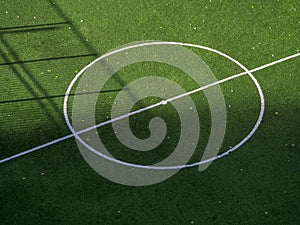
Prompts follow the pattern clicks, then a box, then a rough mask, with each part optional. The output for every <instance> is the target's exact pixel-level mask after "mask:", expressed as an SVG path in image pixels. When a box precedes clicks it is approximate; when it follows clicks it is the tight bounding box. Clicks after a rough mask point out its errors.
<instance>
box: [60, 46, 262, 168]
mask: <svg viewBox="0 0 300 225" xmlns="http://www.w3.org/2000/svg"><path fill="white" fill-rule="evenodd" d="M151 45H179V46H189V47H195V48H200V49H204V50H207V51H211V52H214V53H216V54H219V55H221V56H223V57H225V58H227V59H228V60H230V61H232V62H234V63H235V64H237V65H238V66H239V67H241V68H242V69H243V70H244V71H245V72H246V73H247V74H248V75H249V77H250V78H251V79H252V81H253V82H254V84H255V86H256V88H257V91H258V93H259V97H260V112H259V116H258V118H257V121H256V123H255V125H254V127H253V128H252V130H251V131H250V132H249V134H248V135H247V136H246V137H245V138H243V139H242V140H241V141H240V142H239V143H238V144H236V145H235V146H234V147H232V148H231V149H229V150H227V151H226V152H224V153H223V154H222V156H220V157H223V156H225V155H227V154H229V153H230V152H233V151H235V150H237V149H238V148H239V147H241V146H242V145H243V144H244V143H246V142H247V141H248V140H249V139H250V138H251V137H252V135H253V134H254V133H255V132H256V130H257V129H258V127H259V125H260V123H261V121H262V119H263V115H264V110H265V109H264V108H265V100H264V94H263V91H262V89H261V87H260V85H259V83H258V81H257V80H256V78H255V77H254V76H253V74H252V73H251V72H250V71H249V70H248V69H247V68H246V67H245V66H244V65H242V64H241V63H240V62H239V61H237V60H236V59H234V58H232V57H230V56H229V55H227V54H225V53H223V52H220V51H218V50H216V49H213V48H209V47H206V46H203V45H195V44H190V43H181V42H161V41H160V42H146V43H142V44H136V45H130V46H127V47H124V48H120V49H117V50H114V51H111V52H108V53H106V54H104V55H102V56H100V57H99V58H97V59H96V60H94V61H93V62H91V63H90V64H88V65H87V66H85V67H84V68H83V69H82V70H81V71H80V72H79V73H78V74H76V76H75V77H74V78H73V80H72V81H71V82H70V85H69V87H68V88H67V91H66V93H65V98H64V106H63V110H64V117H65V121H66V124H67V126H68V127H69V129H70V131H71V132H72V133H73V134H74V137H75V138H76V139H77V140H78V141H79V142H80V143H81V144H82V145H83V146H84V147H86V148H87V149H88V150H89V151H91V152H93V153H94V154H96V155H97V156H100V157H102V158H104V159H107V160H109V161H111V162H114V163H117V164H120V165H124V166H128V167H132V168H141V169H149V170H177V169H183V168H187V167H192V166H197V165H199V166H200V165H202V164H205V163H208V162H213V161H214V160H217V159H219V158H220V157H212V158H209V159H206V160H204V161H199V162H196V163H194V164H182V165H175V166H153V165H150V166H149V165H140V164H134V163H128V162H124V161H121V160H118V159H116V158H114V157H109V156H107V155H105V154H103V153H101V152H99V151H97V150H96V149H94V148H93V147H91V146H90V145H88V144H87V143H86V142H85V141H83V140H82V139H81V138H80V137H79V135H78V133H77V131H75V130H74V128H73V126H72V125H71V122H70V120H69V117H68V112H67V106H68V98H69V94H70V91H71V89H72V87H73V86H74V84H75V82H76V81H77V79H78V78H79V77H80V76H81V75H82V74H83V72H84V71H86V70H87V69H88V68H89V67H91V66H93V65H94V64H95V63H97V62H98V61H99V60H102V59H104V58H105V57H107V56H110V55H112V54H115V53H119V52H122V51H125V50H128V49H133V48H138V47H143V46H151ZM182 97H184V96H182ZM167 100H168V99H167ZM162 102H163V101H161V102H160V103H162ZM149 107H151V106H149ZM146 110H147V107H146ZM127 115H129V114H127Z"/></svg>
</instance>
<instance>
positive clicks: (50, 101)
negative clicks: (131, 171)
mask: <svg viewBox="0 0 300 225" xmlns="http://www.w3.org/2000/svg"><path fill="white" fill-rule="evenodd" d="M54 3H55V4H54ZM297 3H298V2H297V1H256V2H248V1H214V0H212V1H156V0H152V1H147V2H146V1H145V2H141V1H132V0H130V1H87V0H86V1H78V0H76V1H56V2H50V1H49V2H48V1H38V0H34V1H26V2H24V1H15V0H14V1H0V6H1V7H0V21H1V23H0V24H1V29H0V38H1V41H0V53H1V54H0V87H1V91H0V124H1V125H0V134H1V135H0V156H1V158H5V157H7V156H10V155H12V154H16V153H18V152H21V151H24V150H27V149H29V148H32V147H34V146H37V145H40V144H44V143H46V142H48V141H51V140H53V139H55V138H59V137H62V136H64V135H66V134H69V133H70V132H69V130H68V129H67V126H66V125H65V122H64V118H63V114H62V104H63V97H64V96H63V95H64V93H65V91H66V89H67V87H68V85H69V83H70V81H71V80H72V79H73V77H74V76H75V74H76V73H77V72H78V71H79V70H80V69H81V68H82V67H83V66H85V65H86V64H88V63H89V62H91V61H92V60H93V59H95V58H96V57H97V56H100V55H102V54H104V53H105V52H107V51H109V50H111V49H114V48H116V47H118V46H121V45H124V44H127V43H130V42H135V41H144V40H163V41H177V42H186V43H194V44H200V45H204V46H209V47H212V48H215V49H217V50H220V51H222V52H225V53H226V54H228V55H230V56H232V57H233V58H235V59H237V60H238V61H240V62H241V63H242V64H244V65H245V66H246V67H247V68H249V69H252V68H255V67H258V66H260V65H263V64H266V63H269V62H272V61H274V60H277V59H280V58H283V57H285V56H288V55H291V54H295V53H297V51H299V49H300V41H299V36H300V31H299V26H300V24H299V22H300V14H299V10H300V8H299V4H297ZM40 25H42V26H40ZM192 50H193V51H194V52H195V53H197V54H199V55H200V56H201V58H202V59H203V60H204V61H205V62H206V63H207V64H208V65H209V66H210V68H211V69H212V71H213V72H214V74H215V75H216V77H217V78H218V79H222V78H225V77H228V76H230V75H233V74H235V73H237V72H240V70H239V69H238V68H237V67H236V66H235V65H233V64H232V63H231V62H229V61H227V60H224V59H222V58H221V57H218V56H215V55H213V54H210V53H207V52H204V51H201V50H196V49H192ZM299 69H300V67H299V58H295V59H292V60H289V61H286V62H283V63H280V64H278V65H275V66H272V67H269V68H266V69H264V70H261V71H259V72H256V73H254V75H255V77H256V78H257V79H258V81H259V82H260V85H261V86H262V89H263V92H264V94H265V100H266V111H265V117H264V120H263V123H262V125H261V127H260V128H259V129H258V131H257V132H256V133H255V135H254V136H253V137H252V138H251V139H250V141H249V142H247V143H246V144H245V145H244V146H242V147H241V148H240V149H239V150H237V151H236V152H235V153H233V154H231V155H230V156H227V157H225V158H223V159H221V160H217V161H215V162H214V163H213V164H211V166H210V167H209V168H208V169H207V170H205V171H204V172H201V173H200V172H198V170H197V168H192V169H186V170H181V171H180V172H179V173H177V174H176V175H175V176H173V177H172V178H170V179H168V180H166V181H164V182H162V183H159V184H156V185H152V186H146V187H128V186H122V185H119V184H115V183H112V182H111V181H108V180H106V179H104V178H102V177H101V176H99V175H98V174H97V173H95V172H94V171H93V170H92V169H91V168H90V167H89V166H88V164H87V163H86V162H85V161H84V160H83V158H82V156H81V154H80V152H79V151H78V148H77V146H76V143H75V141H74V139H70V140H67V141H64V142H61V143H58V144H56V145H53V146H50V147H47V148H45V149H42V150H40V151H38V152H35V153H32V154H29V155H27V156H24V157H22V158H19V159H16V160H13V161H9V162H7V163H4V164H1V165H0V171H1V173H0V174H1V177H0V180H1V181H0V188H1V189H0V199H1V208H0V219H1V220H0V221H1V224H122V225H125V224H130V225H131V224H180V225H181V224H297V222H298V221H299V219H300V218H299V200H300V198H299V197H300V193H299V185H300V184H299V180H300V177H299V166H300V165H299V148H300V145H299V144H300V143H299V136H300V132H299V129H300V122H299V119H298V118H297V116H298V114H299V112H300V105H299V99H300V92H299V84H300V77H299ZM153 74H158V75H161V76H165V77H169V78H172V79H173V80H175V81H176V82H177V83H179V84H180V85H182V86H183V87H184V88H186V89H187V90H191V89H193V88H195V87H196V86H195V84H194V83H193V82H191V81H190V80H188V78H187V75H185V74H183V73H180V72H178V71H177V70H175V69H174V68H170V67H168V66H165V65H159V66H157V65H154V64H151V63H145V64H143V65H133V66H132V67H130V68H126V70H125V71H122V72H120V73H118V74H117V75H116V76H119V77H120V78H122V79H123V83H120V82H116V81H117V80H116V79H115V80H114V79H112V80H111V82H110V83H108V84H107V86H106V89H105V90H109V91H110V92H104V93H101V99H103V100H102V101H103V102H101V106H104V107H102V108H99V112H101V114H100V118H99V120H100V121H101V119H105V118H106V116H107V113H110V111H109V108H108V106H109V105H111V104H112V101H113V98H114V96H116V94H117V90H118V89H120V88H122V85H124V84H126V83H127V82H130V81H131V80H134V79H137V78H139V77H141V76H147V75H153ZM221 88H222V90H223V93H224V96H225V100H226V104H227V107H228V108H227V110H228V111H227V112H228V120H227V131H226V132H227V133H226V137H225V140H224V144H223V148H222V150H223V151H225V150H226V149H227V148H228V147H230V146H233V145H234V144H236V143H237V142H238V141H240V140H241V138H243V137H244V136H245V135H246V134H247V133H248V132H249V130H250V129H251V127H252V126H253V124H254V123H255V120H256V118H257V115H258V111H259V97H258V94H257V91H256V89H255V87H254V85H253V83H252V82H251V80H250V79H249V78H248V77H240V78H237V79H234V80H232V81H229V82H226V83H224V84H222V85H221ZM232 91H233V92H232ZM192 98H193V100H194V101H195V102H197V104H196V105H197V109H198V110H199V114H200V115H201V117H200V122H201V128H202V127H206V129H203V132H202V133H201V137H200V141H199V143H198V149H199V151H198V152H196V153H195V155H194V157H193V159H192V161H196V160H199V157H201V151H202V150H201V149H203V148H205V145H206V141H207V138H208V135H209V132H208V131H209V126H210V123H209V119H210V116H209V111H208V110H207V109H208V105H207V102H206V101H205V98H204V96H203V93H198V94H195V95H193V96H192ZM99 101H101V100H99ZM149 103H150V104H151V99H145V100H144V101H141V102H140V106H145V105H148V104H149ZM106 106H107V107H106ZM137 107H138V106H137ZM153 115H155V116H156V115H161V116H163V117H165V119H166V121H167V122H169V126H170V129H169V130H168V132H169V133H168V135H169V136H170V137H171V139H170V140H166V141H165V142H164V143H163V145H162V146H161V148H159V149H156V150H155V151H153V152H152V153H151V154H150V153H149V154H148V155H147V157H146V158H143V156H142V155H141V154H137V153H133V152H131V151H129V150H126V149H125V150H124V152H118V150H119V147H121V145H120V143H118V142H117V141H116V139H115V138H114V137H111V136H112V135H111V133H112V132H113V131H112V130H111V127H109V126H107V127H105V128H103V130H101V131H100V133H101V134H103V135H104V139H105V140H106V143H107V145H108V146H109V147H110V148H111V151H112V152H113V153H114V154H116V155H117V156H118V157H120V158H122V159H124V160H128V161H134V162H135V161H138V162H144V163H150V162H149V160H150V161H151V160H153V161H157V160H160V159H162V158H164V157H165V156H166V155H168V154H169V153H170V152H171V151H172V149H170V148H171V147H172V146H176V137H177V136H178V133H179V132H180V130H179V127H178V121H177V122H172V120H173V119H176V113H174V109H172V107H168V108H164V109H163V108H158V109H156V110H154V111H151V112H147V113H145V114H140V115H138V116H136V117H134V118H132V126H133V132H134V133H136V134H137V136H139V135H140V137H141V138H143V137H146V136H147V135H149V133H148V132H147V129H145V128H146V127H147V124H148V121H149V120H150V119H151V117H153ZM101 116H102V117H101ZM170 122H171V123H170ZM149 158H150V159H149Z"/></svg>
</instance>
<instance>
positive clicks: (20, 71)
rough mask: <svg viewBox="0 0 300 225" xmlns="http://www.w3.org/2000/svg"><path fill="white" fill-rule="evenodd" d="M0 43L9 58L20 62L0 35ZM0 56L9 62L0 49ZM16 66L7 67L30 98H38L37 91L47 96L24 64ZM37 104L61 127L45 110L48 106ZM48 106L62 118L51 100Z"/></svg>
mask: <svg viewBox="0 0 300 225" xmlns="http://www.w3.org/2000/svg"><path fill="white" fill-rule="evenodd" d="M0 42H1V43H2V44H3V45H4V46H5V47H6V48H7V50H8V51H9V53H10V54H11V56H12V57H13V58H14V60H16V61H20V59H19V56H18V55H17V53H16V52H15V51H14V50H13V49H12V48H11V47H10V46H9V44H8V43H7V42H6V40H5V39H4V38H3V36H2V35H0ZM0 55H1V56H2V58H3V59H4V60H5V61H6V62H9V61H10V59H9V57H8V55H7V54H6V53H5V52H3V51H2V50H1V49H0ZM18 65H19V67H18V68H17V67H16V66H14V65H9V66H10V68H11V69H12V71H13V72H14V74H15V75H16V76H17V77H18V78H19V80H20V81H21V82H22V83H23V84H24V87H25V88H26V90H27V91H28V92H29V93H30V94H31V95H32V96H34V98H38V97H39V96H38V93H37V91H39V92H40V93H42V94H43V95H44V96H47V95H48V93H47V91H46V90H45V89H44V88H43V87H42V86H41V85H40V84H39V83H38V82H37V81H36V80H35V78H34V76H33V74H32V73H31V72H30V71H29V69H28V68H27V67H26V66H25V65H24V64H18ZM24 74H25V75H26V76H27V77H28V78H30V81H31V82H32V83H33V85H30V83H29V81H28V80H26V79H25V77H24ZM39 104H40V106H41V107H42V108H43V109H45V113H46V114H47V116H48V118H49V119H50V120H51V121H53V122H54V123H55V124H56V126H57V128H59V127H61V125H60V124H61V123H59V122H58V121H57V119H56V118H55V116H54V115H53V114H52V113H50V112H49V111H48V110H47V108H48V107H49V105H46V104H45V103H43V102H39ZM50 104H51V106H52V107H53V109H54V110H55V111H56V112H57V113H58V114H60V116H61V117H63V114H62V112H61V110H60V108H58V106H57V105H56V103H55V102H54V101H53V100H52V99H50Z"/></svg>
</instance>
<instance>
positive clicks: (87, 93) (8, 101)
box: [0, 89, 124, 104]
mask: <svg viewBox="0 0 300 225" xmlns="http://www.w3.org/2000/svg"><path fill="white" fill-rule="evenodd" d="M122 90H124V89H115V90H103V91H100V93H111V92H119V91H122ZM98 93H99V91H93V92H84V93H77V94H69V96H75V95H90V94H98ZM63 97H65V95H64V94H63V95H52V96H44V97H36V98H23V99H15V100H7V101H0V104H6V103H14V102H27V101H36V100H43V99H53V98H63Z"/></svg>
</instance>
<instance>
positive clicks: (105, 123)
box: [0, 52, 300, 164]
mask: <svg viewBox="0 0 300 225" xmlns="http://www.w3.org/2000/svg"><path fill="white" fill-rule="evenodd" d="M298 56H300V52H299V53H296V54H293V55H290V56H287V57H284V58H282V59H279V60H276V61H274V62H271V63H268V64H265V65H262V66H259V67H257V68H254V69H252V70H249V72H251V73H253V72H256V71H259V70H262V69H265V68H267V67H270V66H273V65H275V64H278V63H281V62H284V61H287V60H289V59H292V58H296V57H298ZM246 74H247V72H242V73H238V74H235V75H232V76H230V77H227V78H225V79H222V80H219V81H216V82H213V83H211V84H208V85H205V86H202V87H200V88H197V89H194V90H192V91H189V92H186V93H184V94H181V95H177V96H174V97H172V98H169V99H166V100H163V101H160V102H158V103H155V104H153V105H150V106H147V107H145V108H141V109H139V110H136V111H133V112H130V113H128V114H125V115H122V116H118V117H116V118H113V119H111V120H108V121H105V122H102V123H99V124H97V125H95V126H92V127H89V128H86V129H84V130H81V131H78V132H76V133H77V134H82V133H85V132H87V131H90V130H93V129H95V128H98V127H102V126H104V125H107V124H110V123H113V122H115V121H118V120H121V119H124V118H126V117H130V116H132V115H135V114H138V113H141V112H144V111H146V110H149V109H151V108H155V107H157V106H159V105H165V103H166V102H170V101H173V100H176V99H179V98H182V97H185V96H188V95H191V94H193V93H196V92H199V91H202V90H204V89H207V88H209V87H212V86H215V85H218V84H221V83H224V82H226V81H229V80H232V79H234V78H237V77H240V76H243V75H246ZM74 136H75V135H74V134H69V135H66V136H63V137H61V138H58V139H55V140H53V141H50V142H47V143H45V144H42V145H39V146H36V147H34V148H31V149H28V150H26V151H23V152H20V153H18V154H15V155H12V156H9V157H7V158H4V159H1V160H0V164H1V163H4V162H7V161H10V160H12V159H15V158H18V157H21V156H23V155H27V154H29V153H31V152H35V151H37V150H39V149H42V148H45V147H48V146H50V145H53V144H56V143H58V142H62V141H64V140H67V139H69V138H72V137H74Z"/></svg>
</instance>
